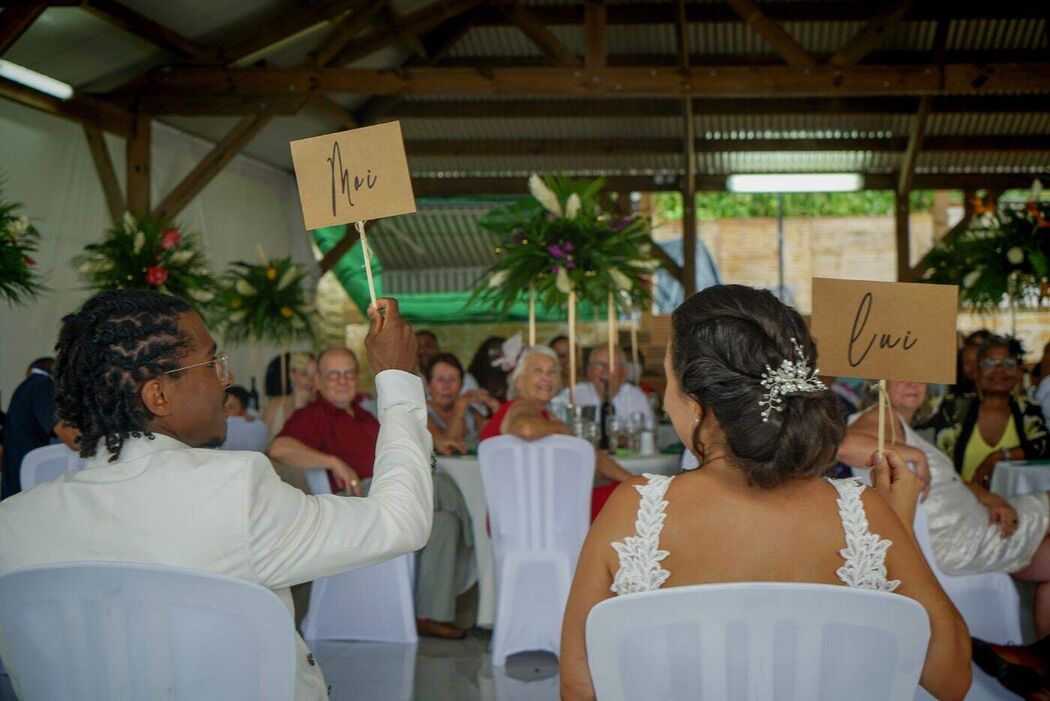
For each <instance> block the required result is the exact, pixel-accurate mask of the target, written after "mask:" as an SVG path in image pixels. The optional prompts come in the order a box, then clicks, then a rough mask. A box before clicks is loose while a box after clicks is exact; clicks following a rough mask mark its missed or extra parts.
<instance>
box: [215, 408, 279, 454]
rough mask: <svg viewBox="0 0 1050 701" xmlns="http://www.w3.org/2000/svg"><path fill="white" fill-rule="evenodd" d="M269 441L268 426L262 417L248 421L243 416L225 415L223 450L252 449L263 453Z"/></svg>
mask: <svg viewBox="0 0 1050 701" xmlns="http://www.w3.org/2000/svg"><path fill="white" fill-rule="evenodd" d="M269 443H270V427H269V426H267V425H266V423H265V422H264V421H263V420H262V419H255V420H254V421H248V420H247V419H245V418H244V417H243V416H227V417H226V440H225V441H223V443H222V449H223V450H254V451H256V452H258V453H265V452H266V446H268V445H269Z"/></svg>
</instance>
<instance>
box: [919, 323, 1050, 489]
mask: <svg viewBox="0 0 1050 701" xmlns="http://www.w3.org/2000/svg"><path fill="white" fill-rule="evenodd" d="M1020 379H1021V349H1020V346H1019V344H1018V343H1017V342H1016V341H1013V340H1011V339H1007V338H1004V337H1002V336H993V337H991V338H989V339H988V340H987V341H986V342H985V343H984V345H982V346H981V347H980V349H979V350H978V351H977V394H975V395H974V394H967V395H962V396H959V397H954V398H950V399H948V400H946V401H945V402H944V403H943V404H942V405H941V406H940V408H939V409H938V411H937V412H936V413H935V414H934V416H933V417H932V418H931V419H930V420H929V421H927V422H926V423H925V424H923V425H921V426H920V427H919V428H920V430H921V429H923V428H931V429H933V431H934V443H935V444H936V445H937V447H938V448H940V449H941V450H943V451H944V452H945V453H947V454H948V455H950V456H951V457H952V462H954V463H955V469H956V470H957V471H958V472H959V473H960V474H961V475H962V477H963V479H964V480H966V481H967V482H970V481H973V482H976V483H978V484H980V485H982V486H984V487H987V486H988V485H989V483H990V482H991V479H992V472H993V471H994V470H995V465H996V463H998V462H999V461H1001V460H1043V459H1046V458H1048V457H1050V436H1048V432H1047V428H1046V424H1045V423H1044V422H1043V416H1042V411H1041V410H1040V408H1039V405H1038V404H1035V403H1033V402H1030V401H1028V400H1027V399H1026V398H1025V397H1023V396H1019V395H1017V396H1015V395H1014V394H1013V392H1014V389H1015V388H1016V387H1017V384H1018V382H1019V381H1020Z"/></svg>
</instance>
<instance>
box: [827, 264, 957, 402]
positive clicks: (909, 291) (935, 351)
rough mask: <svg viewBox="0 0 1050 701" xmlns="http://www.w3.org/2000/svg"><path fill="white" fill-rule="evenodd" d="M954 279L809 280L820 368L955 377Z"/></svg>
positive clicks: (847, 373)
mask: <svg viewBox="0 0 1050 701" xmlns="http://www.w3.org/2000/svg"><path fill="white" fill-rule="evenodd" d="M958 295H959V289H958V288H957V287H955V286H954V285H917V284H913V283H906V282H870V281H867V280H829V279H826V278H814V279H813V324H812V331H813V336H814V338H816V340H817V351H818V355H819V358H818V362H817V367H819V368H820V372H821V374H827V375H835V376H839V377H862V378H866V379H873V380H912V381H915V382H943V383H946V384H953V383H954V382H955V379H956V378H955V370H956V368H955V354H956V344H955V321H956V318H955V317H956V310H957V309H958V306H957V305H958Z"/></svg>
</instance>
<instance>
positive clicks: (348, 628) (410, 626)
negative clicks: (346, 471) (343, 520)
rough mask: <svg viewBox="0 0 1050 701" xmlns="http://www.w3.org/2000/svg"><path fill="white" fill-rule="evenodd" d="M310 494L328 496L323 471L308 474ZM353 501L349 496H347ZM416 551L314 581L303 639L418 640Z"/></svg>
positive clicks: (328, 490) (394, 641)
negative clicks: (414, 585)
mask: <svg viewBox="0 0 1050 701" xmlns="http://www.w3.org/2000/svg"><path fill="white" fill-rule="evenodd" d="M306 481H307V484H308V485H309V486H310V491H311V492H313V493H314V494H331V493H332V490H331V485H330V484H329V483H328V472H327V471H326V470H307V471H306ZM347 498H351V497H347ZM414 575H415V553H405V554H404V555H399V556H398V557H395V558H393V559H391V560H385V561H383V562H378V563H376V564H374V565H369V566H368V567H361V568H358V569H356V570H351V571H349V572H340V573H339V574H334V575H332V576H330V577H322V578H321V579H318V580H316V581H314V583H313V585H312V587H311V589H310V606H309V608H308V609H307V611H306V616H305V617H304V618H303V622H302V630H303V637H304V638H305V639H306V640H311V641H313V640H366V641H375V642H384V643H409V644H414V643H417V642H419V635H418V633H417V632H416V614H415V610H416V609H415V600H414V598H413V586H412V584H413V582H414Z"/></svg>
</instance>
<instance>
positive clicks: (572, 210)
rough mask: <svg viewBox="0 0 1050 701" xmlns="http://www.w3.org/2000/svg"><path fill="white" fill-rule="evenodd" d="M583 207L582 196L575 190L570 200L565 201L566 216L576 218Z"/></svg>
mask: <svg viewBox="0 0 1050 701" xmlns="http://www.w3.org/2000/svg"><path fill="white" fill-rule="evenodd" d="M581 207H583V202H581V201H580V196H579V195H577V194H576V193H575V192H574V193H572V194H571V195H569V200H568V201H567V202H566V203H565V218H566V219H575V218H576V217H577V216H579V214H580V208H581Z"/></svg>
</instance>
